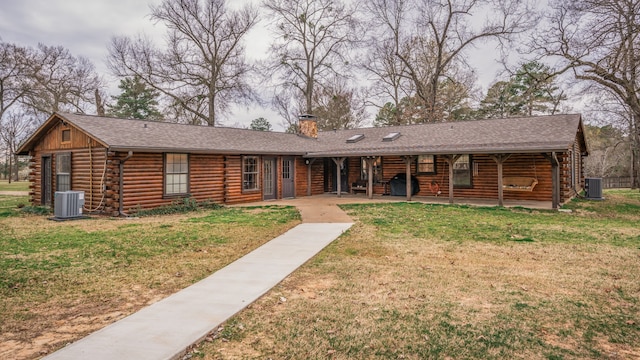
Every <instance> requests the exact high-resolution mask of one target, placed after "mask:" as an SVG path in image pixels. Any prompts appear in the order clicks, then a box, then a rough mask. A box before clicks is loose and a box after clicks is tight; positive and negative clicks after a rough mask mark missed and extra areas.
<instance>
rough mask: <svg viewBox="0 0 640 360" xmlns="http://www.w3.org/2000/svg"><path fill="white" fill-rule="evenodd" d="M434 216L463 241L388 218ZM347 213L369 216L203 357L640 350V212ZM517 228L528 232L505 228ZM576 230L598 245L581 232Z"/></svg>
mask: <svg viewBox="0 0 640 360" xmlns="http://www.w3.org/2000/svg"><path fill="white" fill-rule="evenodd" d="M390 208H391V209H392V210H389V209H390ZM398 208H400V210H398ZM432 211H434V212H437V213H438V214H439V216H440V215H441V214H442V213H444V212H446V213H449V215H451V216H452V217H451V218H447V219H444V218H441V219H440V220H435V219H434V220H432V221H431V222H432V223H434V222H436V221H442V222H445V223H448V224H449V225H450V227H451V228H454V227H455V228H457V229H458V230H460V231H462V233H463V234H466V236H459V233H456V234H457V235H456V236H457V240H451V239H448V240H443V239H441V237H446V234H443V235H425V234H424V233H423V232H420V231H419V230H416V229H410V228H405V229H404V230H403V229H402V227H403V226H406V225H404V224H399V225H397V229H395V225H394V224H388V223H386V222H385V221H389V219H390V218H393V219H402V218H403V216H402V215H400V214H404V216H406V217H407V218H409V219H416V218H417V217H419V216H420V214H425V213H430V212H432ZM350 213H351V215H352V216H359V217H360V221H359V222H358V223H357V224H356V225H355V226H354V227H353V228H352V230H350V231H349V233H348V234H347V235H345V236H343V237H341V238H340V239H339V240H337V241H336V242H334V243H333V244H332V245H330V246H329V247H328V248H327V249H326V250H325V251H323V252H322V253H321V254H320V255H319V256H318V257H316V258H315V259H314V260H313V261H311V262H310V263H309V264H307V265H306V266H304V267H303V268H301V269H299V270H298V271H297V272H296V273H294V274H293V275H292V276H290V277H289V278H287V279H286V280H285V281H283V282H282V283H281V284H280V285H279V286H277V287H276V288H274V289H273V290H272V291H271V292H270V293H268V294H267V295H265V296H264V297H263V298H262V299H260V300H259V301H257V302H256V303H254V304H253V305H252V306H250V307H249V308H248V309H247V310H245V311H244V312H242V313H241V314H239V315H238V316H236V317H234V318H233V319H231V320H230V321H229V322H228V323H227V324H225V325H224V327H223V328H222V329H220V331H218V332H217V333H216V334H214V335H213V336H212V337H211V338H210V339H209V341H207V342H205V343H203V344H202V345H201V346H200V347H199V348H198V349H197V350H196V353H195V355H198V356H200V357H201V358H203V359H254V358H255V359H326V358H331V359H373V358H377V359H389V358H397V359H426V358H434V359H491V358H493V359H512V358H516V359H585V358H593V359H597V358H604V359H640V327H639V323H640V316H639V312H640V269H639V267H638V264H639V263H640V252H639V249H640V237H639V233H638V231H637V229H638V228H637V226H636V225H637V224H638V221H640V211H639V212H637V213H636V214H635V215H634V214H629V213H625V214H622V216H623V217H624V218H628V217H631V218H632V219H631V220H630V221H631V222H632V223H629V224H628V226H625V228H626V230H624V231H619V232H615V231H609V230H610V229H609V228H608V225H606V224H607V223H614V224H615V225H613V226H614V227H615V226H618V225H620V224H616V221H617V220H616V221H613V220H611V219H610V220H609V221H605V222H603V223H600V224H598V226H594V227H585V226H584V225H585V224H584V223H582V222H581V221H577V222H576V219H578V218H582V217H583V215H580V216H576V215H566V214H557V213H556V214H554V213H541V214H537V215H535V214H533V215H532V214H529V213H528V212H520V214H518V211H497V212H496V211H488V212H486V211H482V210H475V209H455V208H449V210H447V209H445V210H443V208H433V209H431V208H429V207H420V206H412V207H410V208H409V209H405V210H402V209H401V206H395V205H384V206H381V207H378V206H371V207H366V206H363V207H353V208H350ZM384 214H387V215H388V217H387V218H386V219H385V218H384ZM456 217H457V218H459V219H460V220H456ZM612 217H613V216H612ZM496 219H499V221H500V222H501V225H500V223H499V222H497V220H496ZM585 220H586V219H585ZM396 221H397V222H400V223H402V220H394V222H396ZM527 221H530V222H531V223H530V224H527V225H524V222H527ZM624 221H627V220H624ZM379 222H384V225H380V226H377V225H376V224H377V223H379ZM516 223H518V224H520V225H518V226H519V228H518V231H519V232H520V233H525V234H526V236H514V235H513V234H512V235H510V236H507V235H508V234H507V233H508V231H513V227H514V226H515V224H516ZM545 223H546V224H548V225H549V226H547V227H545V226H544V225H545ZM559 223H561V224H563V225H559ZM478 224H484V225H478ZM633 224H636V225H633ZM432 225H433V226H435V225H434V224H432ZM413 226H414V227H420V225H415V224H414V225H413ZM483 226H485V227H487V228H489V227H497V228H496V229H494V230H495V234H497V235H495V236H497V238H495V239H494V240H487V238H488V237H491V236H494V235H492V234H491V233H492V231H489V230H487V229H486V228H483ZM538 228H540V229H542V230H544V231H543V232H539V231H542V230H536V229H538ZM437 229H438V228H437V227H434V228H432V230H431V233H432V234H436V233H437V232H438V231H437ZM472 229H475V230H472ZM443 231H445V230H443ZM450 231H453V230H450ZM574 231H576V232H577V231H581V232H582V235H583V236H585V238H587V239H589V240H582V241H580V240H575V241H574V238H573V235H572V234H573V232H574ZM555 232H564V233H566V234H567V236H566V240H563V237H562V236H561V235H562V234H564V233H561V234H560V236H556V235H557V234H555ZM414 233H419V234H420V235H419V236H416V235H415V234H414ZM603 233H608V234H609V235H608V236H607V235H603ZM500 234H502V235H500ZM554 234H555V235H554ZM546 237H548V239H547V238H546ZM614 237H616V239H617V240H616V241H614V240H612V238H614ZM505 238H506V239H508V240H503V239H505ZM530 238H533V239H534V240H531V241H529V240H526V239H530ZM478 239H482V240H480V241H479V240H478ZM523 239H525V240H526V241H522V240H523ZM614 242H622V243H623V244H626V245H623V246H621V245H619V244H617V245H612V243H614ZM284 299H286V301H282V300H284Z"/></svg>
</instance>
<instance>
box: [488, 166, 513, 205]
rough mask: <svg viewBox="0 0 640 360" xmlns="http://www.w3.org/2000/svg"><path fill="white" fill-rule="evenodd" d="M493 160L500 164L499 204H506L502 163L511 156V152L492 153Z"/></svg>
mask: <svg viewBox="0 0 640 360" xmlns="http://www.w3.org/2000/svg"><path fill="white" fill-rule="evenodd" d="M490 156H491V158H492V159H493V161H495V162H496V164H498V206H504V191H503V189H502V185H503V184H502V164H504V162H505V161H507V159H509V158H510V157H511V154H496V155H490Z"/></svg>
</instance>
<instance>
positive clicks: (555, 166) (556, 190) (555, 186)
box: [542, 151, 560, 210]
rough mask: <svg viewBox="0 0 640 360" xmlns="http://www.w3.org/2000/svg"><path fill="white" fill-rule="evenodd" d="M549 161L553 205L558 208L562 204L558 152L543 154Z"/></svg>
mask: <svg viewBox="0 0 640 360" xmlns="http://www.w3.org/2000/svg"><path fill="white" fill-rule="evenodd" d="M542 156H544V157H545V158H546V159H547V160H549V162H551V207H552V208H553V210H558V207H559V206H560V168H559V165H560V162H559V161H558V156H557V154H556V152H555V151H554V152H552V153H551V155H549V154H542Z"/></svg>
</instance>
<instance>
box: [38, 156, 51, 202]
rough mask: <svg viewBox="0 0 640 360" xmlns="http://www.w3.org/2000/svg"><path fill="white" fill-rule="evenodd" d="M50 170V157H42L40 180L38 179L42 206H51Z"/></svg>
mask: <svg viewBox="0 0 640 360" xmlns="http://www.w3.org/2000/svg"><path fill="white" fill-rule="evenodd" d="M51 171H52V169H51V156H43V157H42V178H41V179H40V196H41V199H40V204H41V205H42V206H51V199H52V198H53V196H52V193H51V188H52V186H53V184H52V181H51V179H52V177H51V174H52V172H51Z"/></svg>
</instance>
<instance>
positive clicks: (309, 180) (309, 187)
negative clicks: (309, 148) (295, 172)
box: [304, 158, 317, 196]
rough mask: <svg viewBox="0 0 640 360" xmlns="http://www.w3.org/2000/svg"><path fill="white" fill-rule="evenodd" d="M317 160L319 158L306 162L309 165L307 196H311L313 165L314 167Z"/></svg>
mask: <svg viewBox="0 0 640 360" xmlns="http://www.w3.org/2000/svg"><path fill="white" fill-rule="evenodd" d="M316 160H317V158H313V159H305V160H304V162H305V164H307V196H311V165H313V163H314V162H315V161H316Z"/></svg>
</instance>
